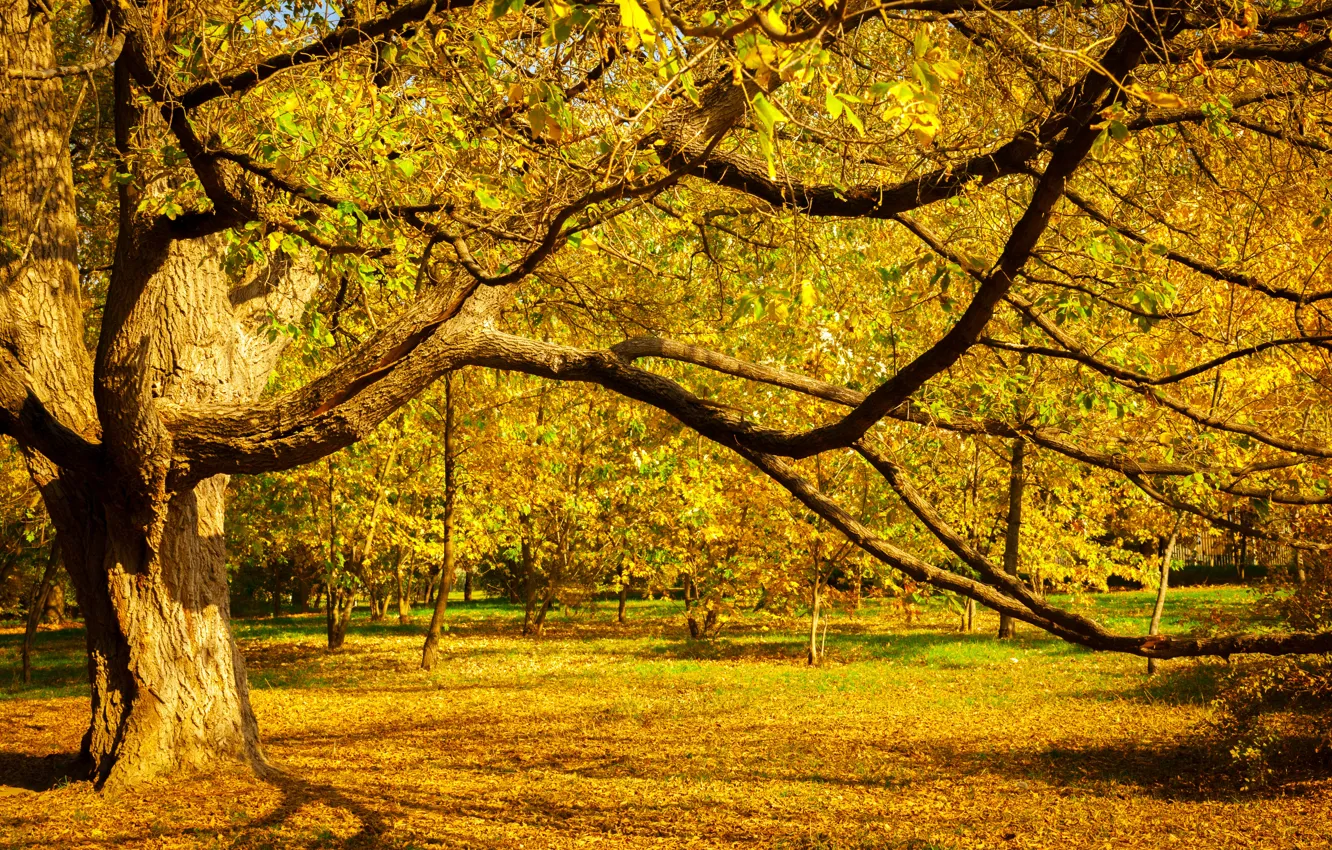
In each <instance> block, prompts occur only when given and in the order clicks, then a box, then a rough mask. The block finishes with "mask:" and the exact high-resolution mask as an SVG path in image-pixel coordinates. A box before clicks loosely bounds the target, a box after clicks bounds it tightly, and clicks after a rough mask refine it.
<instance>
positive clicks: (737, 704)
mask: <svg viewBox="0 0 1332 850" xmlns="http://www.w3.org/2000/svg"><path fill="white" fill-rule="evenodd" d="M1141 598H1142V595H1141V594H1139V595H1138V597H1137V599H1136V600H1135V599H1134V598H1133V597H1132V596H1131V595H1129V594H1117V595H1112V596H1106V597H1102V598H1098V599H1096V600H1094V602H1095V603H1096V604H1103V605H1105V606H1108V607H1116V606H1130V607H1131V606H1132V605H1136V604H1137V603H1138V602H1140V601H1141ZM1205 608H1206V606H1205V605H1204V606H1198V607H1197V610H1196V611H1194V609H1191V608H1190V607H1189V606H1188V605H1187V604H1183V603H1182V604H1181V605H1180V610H1179V613H1178V615H1177V616H1178V617H1180V618H1184V619H1186V618H1187V617H1189V616H1193V614H1190V611H1194V613H1198V612H1200V611H1202V610H1204V609H1205ZM630 614H631V617H630V622H629V623H627V624H625V625H617V624H615V623H614V622H612V621H611V620H610V619H609V618H608V614H607V612H606V611H605V609H600V610H592V611H587V612H583V613H577V614H567V615H566V614H561V615H558V616H556V617H555V618H554V619H553V620H552V622H551V625H550V627H549V628H548V631H547V634H546V636H545V637H543V638H541V639H539V640H536V639H530V638H527V639H525V638H522V637H521V636H520V635H519V633H518V625H519V624H518V623H517V621H516V620H515V619H514V616H513V612H512V611H511V610H507V609H504V608H498V607H491V606H477V607H476V608H473V609H467V608H464V607H461V606H460V608H459V610H458V611H457V613H456V619H454V620H453V621H452V622H451V624H450V625H451V627H450V629H449V631H448V632H447V633H446V635H445V640H444V642H443V644H442V648H443V650H444V652H443V655H442V656H441V657H442V662H441V664H440V665H439V666H438V667H437V668H436V669H435V670H434V671H433V672H431V673H422V672H420V671H419V670H418V669H417V660H418V659H419V650H420V629H421V627H420V626H419V625H413V626H399V625H397V624H396V623H394V624H391V625H382V624H370V623H369V622H366V621H359V620H358V621H356V622H355V623H354V625H353V627H352V631H351V633H350V635H349V638H348V641H347V646H346V648H345V649H344V650H342V651H340V652H336V653H329V652H327V651H325V650H324V649H323V648H322V647H321V646H320V645H319V641H318V640H317V638H318V636H319V633H318V627H319V626H320V625H322V619H321V618H320V617H319V615H309V616H308V617H290V618H282V619H278V620H276V621H261V620H249V621H242V622H240V623H238V628H237V631H238V633H239V634H240V635H242V637H241V644H242V646H243V648H244V651H245V653H246V656H247V663H248V665H249V667H250V675H251V681H252V683H253V687H254V689H255V693H254V702H255V709H256V712H257V713H258V716H259V721H260V725H261V730H262V733H263V736H264V742H265V743H264V746H265V752H266V754H267V755H268V757H269V759H270V761H271V763H272V765H273V767H274V769H275V771H274V773H273V774H272V775H271V776H269V777H267V778H266V779H263V780H259V779H252V778H249V777H245V776H241V775H233V774H226V773H224V774H219V775H216V776H212V777H195V778H192V779H189V780H186V781H182V782H173V783H172V784H171V785H170V786H163V787H159V788H158V789H157V790H154V791H145V792H144V793H143V794H142V795H141V796H139V797H136V799H135V801H134V805H133V806H131V807H125V806H123V805H119V804H113V803H112V802H111V801H109V800H107V799H106V798H104V797H103V796H100V795H97V794H94V793H92V792H91V790H90V789H89V787H88V786H87V785H86V784H85V783H78V782H75V783H69V782H67V781H65V780H61V779H60V778H59V775H60V774H59V767H60V766H61V765H62V764H65V763H66V761H65V760H66V759H68V758H69V756H70V755H71V754H72V753H73V752H74V751H76V750H77V746H78V736H79V735H80V734H81V723H79V722H75V720H76V719H77V718H81V717H82V713H83V712H84V711H86V708H85V705H86V703H85V700H84V698H82V697H77V696H69V697H61V698H29V697H27V696H26V695H22V694H13V695H12V697H15V698H10V699H8V700H5V701H3V702H0V737H2V738H3V740H5V741H6V742H7V751H6V752H4V753H0V772H3V773H4V774H5V776H6V779H5V781H4V782H3V784H2V785H0V795H3V801H4V804H5V805H4V810H5V814H4V816H3V820H0V842H3V843H4V844H5V846H14V847H24V848H26V847H46V846H53V845H59V846H79V845H80V844H82V845H87V846H117V847H212V846H228V847H246V848H261V847H273V848H361V847H365V848H370V847H390V848H408V847H427V846H450V847H453V846H457V847H476V848H510V847H519V846H523V847H575V846H578V847H581V846H588V845H597V844H600V845H602V846H607V847H676V846H689V845H691V844H697V845H698V846H709V847H713V846H764V847H769V846H770V847H791V848H797V847H799V848H816V847H817V848H851V847H855V848H860V847H917V848H923V847H939V848H964V847H1033V848H1034V847H1044V846H1061V847H1063V846H1066V847H1087V846H1103V845H1105V844H1107V843H1108V844H1110V846H1112V847H1127V846H1149V845H1154V844H1160V845H1161V846H1168V845H1169V844H1170V843H1171V838H1170V836H1171V835H1175V836H1176V838H1177V839H1179V840H1187V841H1189V842H1190V843H1189V844H1188V845H1186V846H1197V847H1202V846H1206V847H1221V848H1228V847H1233V848H1240V847H1245V848H1247V847H1282V848H1290V847H1310V848H1313V847H1319V846H1323V845H1321V844H1320V843H1319V842H1321V841H1322V838H1321V837H1320V836H1321V835H1322V831H1323V829H1324V826H1325V824H1326V823H1327V818H1328V815H1329V814H1332V784H1330V783H1329V782H1328V781H1327V780H1326V779H1325V776H1326V774H1323V775H1319V774H1318V773H1317V772H1311V771H1309V770H1308V769H1307V766H1306V768H1305V769H1301V770H1292V771H1290V772H1288V773H1286V774H1283V775H1281V776H1278V777H1277V781H1276V782H1275V783H1273V784H1270V785H1267V786H1265V787H1262V788H1254V789H1252V790H1243V789H1242V786H1241V784H1239V783H1237V782H1236V781H1235V778H1234V776H1233V775H1232V774H1231V773H1230V772H1228V768H1227V764H1226V761H1225V756H1224V753H1218V752H1216V751H1215V749H1214V748H1210V747H1209V745H1208V743H1207V738H1206V735H1205V730H1206V728H1207V727H1206V724H1207V722H1208V718H1209V712H1210V709H1209V702H1210V699H1211V695H1212V694H1214V691H1215V682H1216V680H1217V675H1218V672H1219V671H1220V670H1221V669H1222V665H1220V664H1219V663H1200V662H1193V661H1186V662H1180V663H1178V664H1176V665H1174V666H1171V667H1168V668H1167V671H1166V672H1165V673H1164V674H1163V675H1159V676H1157V677H1154V678H1153V679H1151V680H1148V679H1147V678H1146V677H1145V676H1144V675H1143V669H1142V664H1143V662H1142V661H1141V659H1135V658H1129V657H1123V656H1112V655H1103V654H1095V653H1089V652H1086V651H1084V650H1081V649H1078V648H1076V647H1072V646H1070V645H1068V644H1065V643H1063V642H1061V641H1057V640H1054V639H1052V638H1049V637H1047V636H1044V635H1038V634H1036V633H1034V632H1030V631H1029V630H1028V631H1026V632H1020V633H1019V639H1018V640H1016V641H1012V642H1004V643H1000V642H997V641H995V640H993V638H992V637H991V635H990V633H989V632H990V630H991V627H992V625H993V623H991V622H990V621H989V620H988V619H983V620H982V621H981V626H982V627H984V629H985V633H977V634H973V635H963V634H957V633H955V632H950V631H947V628H948V623H949V622H950V621H949V620H948V618H947V616H946V615H945V613H944V612H942V611H936V610H933V609H929V610H927V611H926V612H925V615H924V617H923V618H922V620H921V621H920V622H917V623H913V624H911V625H909V626H908V625H907V624H905V623H903V622H902V621H901V620H900V618H899V617H898V616H897V615H896V614H895V613H893V612H892V610H891V609H889V608H887V607H884V608H879V607H876V606H873V605H870V606H868V607H867V608H866V609H865V610H863V611H862V612H861V613H860V614H858V615H854V616H853V615H852V614H850V613H849V612H845V611H843V612H839V613H838V614H837V615H836V616H835V617H834V618H833V620H832V622H831V625H830V627H829V637H828V662H827V663H826V664H825V666H823V667H820V668H810V667H808V666H806V665H805V664H804V661H803V652H802V650H803V645H802V643H801V638H800V623H799V621H792V620H786V621H783V620H780V619H779V618H775V617H773V618H758V617H752V618H746V619H745V620H744V621H743V622H741V623H737V624H734V626H733V627H732V628H730V629H728V630H727V631H726V632H724V633H723V636H722V637H721V638H720V639H719V640H717V641H714V642H708V643H698V642H691V641H688V640H686V639H684V638H683V637H682V634H683V632H684V627H683V624H682V622H680V618H679V615H678V613H676V612H674V611H672V610H671V607H670V606H669V605H665V604H663V603H638V604H636V605H635V606H632V607H631V609H630ZM1199 615H1200V614H1199ZM51 635H53V639H52V643H51V644H50V647H51V649H52V650H61V649H62V648H64V646H65V642H66V641H67V640H68V639H69V636H67V635H65V634H64V633H51ZM76 660H79V659H78V657H77V654H76V653H71V663H73V662H74V661H76ZM44 789H52V790H44ZM1005 836H1008V837H1005ZM1186 836H1187V838H1186Z"/></svg>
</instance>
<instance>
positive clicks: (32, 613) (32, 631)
mask: <svg viewBox="0 0 1332 850" xmlns="http://www.w3.org/2000/svg"><path fill="white" fill-rule="evenodd" d="M59 564H60V550H59V549H57V548H56V541H54V540H52V541H51V554H50V557H48V558H47V559H46V569H44V570H42V578H41V580H40V581H38V582H37V584H36V586H35V587H33V589H32V594H31V596H30V597H29V599H28V622H27V624H26V627H25V628H24V630H23V684H25V685H26V684H28V683H29V682H31V681H32V639H33V636H34V635H36V634H37V624H38V623H40V622H41V619H42V614H43V612H45V610H46V597H47V596H48V595H49V594H50V593H51V586H52V584H54V582H55V574H56V567H57V566H59Z"/></svg>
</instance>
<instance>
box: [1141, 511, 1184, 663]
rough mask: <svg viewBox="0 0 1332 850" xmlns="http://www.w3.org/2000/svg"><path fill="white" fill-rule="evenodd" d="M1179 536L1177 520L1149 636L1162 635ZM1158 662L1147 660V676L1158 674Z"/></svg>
mask: <svg viewBox="0 0 1332 850" xmlns="http://www.w3.org/2000/svg"><path fill="white" fill-rule="evenodd" d="M1178 535H1179V519H1178V518H1176V519H1175V528H1174V529H1173V530H1172V531H1171V532H1170V542H1169V543H1167V544H1166V547H1165V552H1164V553H1163V554H1162V556H1161V584H1160V586H1158V587H1157V588H1156V606H1155V607H1154V608H1152V621H1151V623H1150V624H1148V626H1147V634H1149V635H1158V634H1160V633H1161V614H1162V613H1163V612H1164V611H1165V601H1166V589H1167V588H1168V587H1169V586H1170V562H1171V561H1172V560H1174V557H1175V541H1176V539H1177V538H1178ZM1156 665H1157V660H1156V659H1155V658H1148V659H1147V675H1149V676H1150V675H1152V674H1154V673H1155V672H1156Z"/></svg>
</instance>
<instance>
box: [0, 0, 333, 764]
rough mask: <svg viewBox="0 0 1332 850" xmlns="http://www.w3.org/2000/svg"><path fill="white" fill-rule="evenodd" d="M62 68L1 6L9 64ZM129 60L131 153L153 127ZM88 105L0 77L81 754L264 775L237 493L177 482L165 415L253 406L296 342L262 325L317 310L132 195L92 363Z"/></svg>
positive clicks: (126, 134)
mask: <svg viewBox="0 0 1332 850" xmlns="http://www.w3.org/2000/svg"><path fill="white" fill-rule="evenodd" d="M53 65H55V56H54V53H53V50H52V47H51V40H50V30H49V25H48V23H47V21H46V19H45V17H44V15H43V14H42V13H41V11H40V9H39V7H38V6H37V5H31V4H28V3H27V2H26V0H0V67H4V68H6V69H10V68H19V69H41V68H48V67H51V66H53ZM121 65H123V63H119V64H118V65H117V69H116V77H117V80H116V86H115V99H116V103H117V110H116V112H117V114H116V119H117V121H116V123H117V126H116V134H117V143H118V145H121V147H122V150H125V149H127V142H128V139H129V138H130V136H131V135H132V134H133V133H135V132H138V130H137V129H136V128H137V127H138V116H136V115H135V114H134V110H133V103H134V95H133V93H132V92H131V91H130V88H129V84H128V78H127V76H126V72H125V70H124V69H123V68H122V67H121ZM77 109H78V103H77V102H76V103H74V104H70V103H68V102H67V99H66V98H65V95H64V85H63V83H62V82H61V81H60V80H59V79H54V80H32V81H29V80H12V79H9V78H8V77H7V75H0V236H2V237H3V243H0V244H7V245H12V246H18V248H17V250H16V251H0V282H3V286H0V418H3V420H4V421H3V422H0V426H3V430H4V431H6V432H7V433H10V434H12V435H14V436H15V437H16V438H17V439H18V441H19V443H20V445H21V446H23V448H24V452H25V457H26V458H27V461H28V465H29V469H30V471H31V473H32V475H33V479H34V481H35V482H36V483H37V485H38V487H39V488H40V489H41V492H42V495H43V498H44V501H45V503H46V507H47V510H48V512H49V513H50V515H51V517H52V520H53V521H54V523H55V524H56V527H57V529H58V530H59V539H60V542H61V547H62V550H63V554H64V561H65V565H66V569H67V571H68V573H69V575H70V579H71V582H72V583H73V585H74V589H75V593H76V596H77V598H78V602H79V607H80V609H81V611H82V613H83V616H84V619H85V622H86V624H87V643H88V658H89V678H90V681H91V709H92V710H91V720H90V723H89V728H88V731H87V733H86V735H85V737H84V743H83V748H82V756H83V759H84V761H85V763H86V765H87V766H88V768H89V773H90V775H91V776H92V778H94V779H95V780H96V781H97V782H98V784H99V785H107V784H109V785H122V784H131V783H134V782H137V781H139V780H142V779H147V778H150V777H152V776H156V775H161V774H164V773H169V772H172V771H176V770H180V769H197V768H210V769H211V768H213V767H215V766H216V765H217V764H218V762H219V761H221V760H228V761H236V760H239V761H242V762H248V763H249V764H251V765H256V766H257V765H261V764H262V761H263V757H262V754H261V752H260V750H259V745H258V737H257V732H256V725H255V720H254V716H253V713H252V712H251V710H250V705H249V696H248V688H247V685H246V680H245V670H244V665H243V663H242V661H241V658H240V654H239V652H238V651H237V649H236V644H235V641H234V640H233V639H232V635H231V630H230V610H229V598H228V590H227V572H226V562H225V553H224V535H223V515H224V504H223V500H224V494H225V490H226V480H225V478H223V477H220V476H219V477H214V478H210V479H207V480H204V481H202V482H198V483H193V482H192V480H191V479H189V477H188V470H181V469H173V467H172V463H171V441H170V438H169V436H168V435H167V432H166V429H165V426H164V425H163V414H164V412H166V411H167V410H169V409H170V408H172V407H176V408H178V407H180V406H197V405H200V404H208V403H211V402H219V403H230V402H237V401H242V400H250V399H253V398H256V397H257V395H258V393H259V392H260V391H261V390H262V389H263V387H264V384H265V382H266V380H267V377H268V374H269V372H270V370H271V367H272V364H273V363H274V362H275V359H276V357H277V354H278V352H279V351H280V349H281V346H282V345H283V344H284V343H283V341H281V340H278V341H269V340H267V336H266V334H263V333H262V332H261V331H260V325H261V324H262V323H263V322H265V321H267V320H268V318H269V317H270V316H272V315H274V314H280V315H287V316H289V317H290V316H291V315H292V311H294V312H295V315H299V313H300V311H302V310H303V309H304V301H305V297H302V295H301V294H300V293H299V292H284V293H283V294H284V296H285V297H283V298H281V299H277V301H276V303H268V301H267V298H266V296H268V295H269V294H271V293H273V292H274V290H275V282H276V281H279V280H287V277H286V276H285V275H284V274H277V273H275V268H266V269H263V270H262V271H261V273H260V274H258V275H256V276H255V277H254V278H253V279H251V280H249V281H233V280H231V279H230V277H229V276H228V275H227V273H226V272H225V271H224V269H223V268H222V265H221V255H222V252H223V251H224V250H225V239H224V238H223V237H221V236H220V235H212V236H200V237H198V238H192V239H184V238H180V236H179V234H177V233H176V232H175V231H174V230H172V227H173V225H172V224H171V223H170V222H167V221H166V220H165V219H151V218H149V217H145V216H141V215H140V214H138V213H137V212H136V210H137V209H138V205H137V203H136V202H137V200H138V198H137V197H131V196H130V194H129V193H130V191H131V190H130V189H129V188H124V189H122V195H121V217H120V232H119V236H118V239H117V243H116V256H115V263H114V271H113V274H112V280H111V284H110V286H109V288H108V291H107V298H106V306H105V310H104V312H103V317H102V327H101V335H100V339H99V347H98V352H97V357H96V362H95V364H94V362H93V358H91V357H90V356H89V352H88V350H87V347H86V343H85V338H84V328H83V318H82V314H83V293H82V291H81V288H80V278H79V271H78V266H77V255H78V234H77V227H76V215H75V193H74V186H73V179H72V170H71V166H70V149H69V144H68V137H69V128H70V127H71V126H72V122H73V117H74V114H75V113H76V111H77ZM127 163H128V160H127ZM126 167H128V168H137V166H136V165H134V164H133V163H128V164H127V166H126ZM140 185H141V184H140ZM307 281H308V282H309V284H310V287H309V288H307V289H304V290H302V291H303V292H304V293H305V296H306V297H308V294H309V292H310V291H312V289H313V284H314V282H315V279H314V277H313V275H310V276H309V277H308V278H307ZM233 284H235V285H233ZM99 443H100V445H99ZM49 458H56V459H58V460H59V462H60V463H61V464H65V465H66V466H65V467H61V466H57V465H56V463H55V462H53V461H52V460H50V459H49ZM172 476H176V477H175V479H173V478H172Z"/></svg>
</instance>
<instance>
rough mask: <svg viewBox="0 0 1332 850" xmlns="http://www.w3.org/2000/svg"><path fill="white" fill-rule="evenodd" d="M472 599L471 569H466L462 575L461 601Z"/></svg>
mask: <svg viewBox="0 0 1332 850" xmlns="http://www.w3.org/2000/svg"><path fill="white" fill-rule="evenodd" d="M471 601H472V570H471V569H468V570H467V573H466V575H465V576H464V577H463V602H471Z"/></svg>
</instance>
